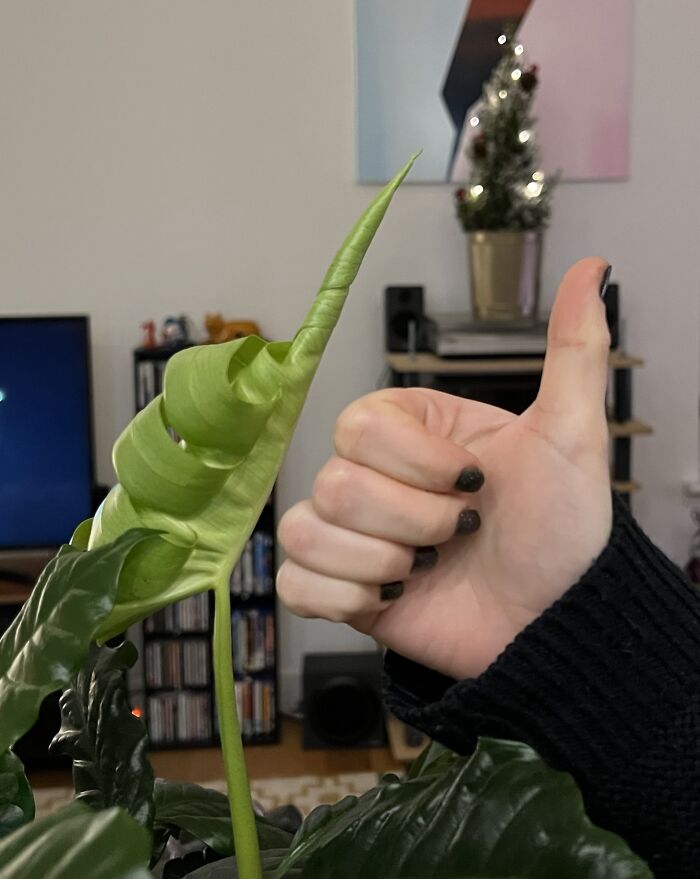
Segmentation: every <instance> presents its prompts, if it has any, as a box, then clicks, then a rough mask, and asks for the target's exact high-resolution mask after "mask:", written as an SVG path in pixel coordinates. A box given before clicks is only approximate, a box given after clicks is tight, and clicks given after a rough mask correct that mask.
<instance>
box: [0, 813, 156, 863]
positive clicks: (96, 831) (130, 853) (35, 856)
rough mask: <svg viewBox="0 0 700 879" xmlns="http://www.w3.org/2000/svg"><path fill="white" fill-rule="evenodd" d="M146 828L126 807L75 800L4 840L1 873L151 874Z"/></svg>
mask: <svg viewBox="0 0 700 879" xmlns="http://www.w3.org/2000/svg"><path fill="white" fill-rule="evenodd" d="M150 849H151V846H150V839H149V836H148V833H147V832H146V831H145V830H144V829H143V828H142V827H140V826H139V825H138V824H137V823H136V822H135V821H134V820H133V819H132V818H130V817H129V816H128V815H127V814H126V812H122V811H121V810H120V809H109V810H108V811H105V812H98V813H95V812H93V811H92V810H91V809H88V808H87V807H85V806H82V805H80V804H79V803H72V804H71V805H70V806H68V807H67V808H65V809H61V810H60V811H59V812H56V813H55V814H53V815H50V816H49V817H48V818H44V819H43V820H42V821H35V822H34V823H33V824H28V825H27V826H26V827H23V828H22V829H21V830H16V831H15V832H14V833H12V834H10V836H7V837H5V839H4V840H2V841H1V842H0V876H2V879H88V877H89V879H151V874H150V873H149V871H148V870H147V869H146V867H145V864H147V863H148V855H149V853H150Z"/></svg>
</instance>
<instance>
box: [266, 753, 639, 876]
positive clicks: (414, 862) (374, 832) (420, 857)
mask: <svg viewBox="0 0 700 879" xmlns="http://www.w3.org/2000/svg"><path fill="white" fill-rule="evenodd" d="M353 799H354V802H352V800H353ZM322 809H323V807H319V809H316V810H314V812H312V813H311V815H310V816H309V818H308V819H307V821H306V822H305V824H304V826H303V827H302V829H301V830H300V832H299V833H298V834H297V836H296V837H295V838H294V840H293V841H292V846H291V853H290V855H289V856H288V857H287V859H286V860H285V861H284V862H283V863H282V864H281V865H280V867H279V868H278V870H277V872H276V874H275V876H276V877H281V876H285V875H286V871H287V869H288V868H289V867H290V866H293V865H298V864H301V865H302V873H301V875H302V876H303V879H321V877H322V879H357V877H358V876H361V877H362V879H404V877H406V879H407V877H421V879H437V877H439V879H476V877H479V879H506V877H519V879H603V877H605V879H651V877H652V874H651V872H650V871H649V869H648V867H646V866H645V865H644V864H643V863H642V861H640V860H639V859H638V858H636V857H635V856H634V855H633V854H632V852H631V851H630V850H629V848H628V847H627V845H626V844H625V843H624V842H623V841H622V840H621V839H619V838H618V837H616V836H614V835H613V834H611V833H608V832H607V831H603V830H600V829H599V828H597V827H595V826H594V825H592V824H591V822H590V821H589V820H588V818H587V817H586V815H585V813H584V809H583V801H582V799H581V795H580V793H579V791H578V789H577V787H576V785H575V783H574V781H573V779H572V778H571V776H569V775H566V774H564V773H561V772H555V771H554V770H553V769H550V768H549V767H548V766H547V765H546V764H545V763H544V762H543V761H542V760H541V759H540V758H539V757H538V756H537V754H535V752H534V751H532V749H531V748H528V747H527V746H526V745H522V744H519V743H517V742H503V741H496V740H493V739H482V740H481V741H480V742H479V745H478V747H477V749H476V751H475V753H474V754H473V755H472V756H471V757H468V758H461V759H458V760H456V761H455V762H454V763H453V764H452V766H450V767H449V768H448V769H447V770H446V771H444V772H443V773H441V774H438V775H435V774H432V773H430V772H428V773H427V774H423V775H421V776H419V777H417V778H414V779H412V780H409V781H406V782H404V783H402V784H393V785H383V786H380V787H378V788H375V789H374V790H372V791H369V792H368V793H367V794H364V795H363V796H362V797H360V798H359V799H356V798H347V799H346V801H343V802H341V803H340V804H338V805H337V806H334V807H331V808H330V809H329V808H328V807H326V808H325V809H324V810H323V811H321V810H322ZM319 813H320V814H319Z"/></svg>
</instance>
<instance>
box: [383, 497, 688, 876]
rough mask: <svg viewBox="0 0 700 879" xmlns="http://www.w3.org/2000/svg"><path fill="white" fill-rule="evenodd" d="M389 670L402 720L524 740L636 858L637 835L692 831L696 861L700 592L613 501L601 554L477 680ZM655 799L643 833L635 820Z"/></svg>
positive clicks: (409, 665)
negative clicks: (563, 774)
mask: <svg viewBox="0 0 700 879" xmlns="http://www.w3.org/2000/svg"><path fill="white" fill-rule="evenodd" d="M385 671H386V701H387V703H388V706H389V708H390V710H392V711H393V712H394V713H395V714H396V715H397V716H398V717H400V718H401V719H402V720H404V721H405V722H406V723H409V724H411V725H412V726H415V727H417V728H419V729H422V730H424V731H425V732H427V733H428V734H429V735H430V736H432V737H433V738H435V739H437V740H439V741H441V742H443V743H444V744H446V745H448V746H449V747H451V748H453V749H454V750H456V751H458V752H461V753H468V752H469V751H470V750H471V749H472V748H473V746H474V744H475V742H476V738H477V736H479V735H490V736H495V737H499V738H510V739H516V740H519V741H524V742H527V743H528V744H530V745H531V746H532V747H534V748H535V749H536V750H537V751H538V752H539V753H540V754H541V755H542V756H543V757H544V758H545V759H546V760H547V761H548V762H549V763H551V764H552V765H553V766H555V767H557V768H562V769H566V770H568V771H569V772H571V773H572V774H573V775H574V776H575V777H576V779H577V781H578V783H579V785H580V786H581V788H582V790H583V793H584V798H585V799H586V805H587V807H588V810H589V814H591V816H592V817H593V818H594V820H599V821H600V823H603V825H604V826H608V827H609V828H610V829H613V830H614V829H616V830H617V832H622V833H623V834H626V835H627V838H628V841H629V842H630V844H635V847H636V848H637V850H638V851H640V853H642V852H643V851H644V850H645V847H646V844H645V841H644V840H643V839H642V840H641V841H639V840H636V839H630V834H631V835H632V836H636V835H637V834H638V833H640V832H643V833H653V832H658V833H660V834H661V835H662V836H663V834H664V833H665V834H666V835H667V837H668V836H672V837H673V838H674V844H675V845H677V846H679V847H680V848H679V849H677V854H678V856H679V857H680V856H681V850H680V849H684V850H685V851H689V849H688V845H689V844H690V843H689V840H690V838H691V836H692V835H693V834H695V839H696V840H697V842H696V843H694V844H693V853H694V855H697V854H698V852H697V851H696V849H697V848H698V847H700V700H699V699H698V696H697V695H696V694H697V693H698V692H700V686H699V684H700V681H699V678H700V592H699V591H698V589H697V588H696V587H695V586H693V585H692V584H691V583H690V581H689V580H688V579H687V578H686V577H685V575H684V574H683V573H682V572H681V571H680V570H679V569H678V568H676V567H675V566H674V565H673V564H672V563H671V562H670V561H669V560H668V559H667V558H666V557H665V556H664V555H663V554H662V553H661V552H660V551H659V550H658V549H656V547H654V546H653V545H652V544H651V542H650V541H649V540H648V538H647V537H646V536H645V535H644V534H643V533H642V531H641V530H640V528H639V527H638V525H637V524H636V522H635V521H634V519H633V518H632V517H631V515H630V513H629V512H628V510H627V508H626V507H625V506H624V504H622V502H621V501H619V500H618V499H616V500H615V504H614V520H613V530H612V534H611V537H610V541H609V543H608V545H607V547H606V548H605V550H604V551H603V553H602V554H601V555H600V557H599V558H598V559H597V560H596V562H595V563H594V564H593V565H592V567H591V568H590V569H589V570H588V572H587V573H586V574H585V575H584V576H583V577H582V579H581V580H580V581H579V582H578V583H577V584H576V585H574V586H573V587H572V588H571V589H570V590H569V591H568V592H567V593H566V594H565V595H564V596H563V597H562V598H561V599H560V600H558V601H557V602H556V603H555V604H554V605H553V606H552V607H550V608H549V609H548V610H547V611H545V613H543V614H542V616H541V617H539V618H538V619H537V620H535V622H533V623H532V624H531V625H530V626H528V627H527V628H526V629H525V630H524V631H523V632H521V633H520V634H519V635H518V636H517V638H516V639H515V640H514V641H513V642H512V643H511V644H510V645H509V646H508V647H507V648H506V650H505V651H504V652H503V653H502V654H501V656H500V657H499V658H498V659H497V660H496V661H495V662H494V663H493V664H492V665H491V666H490V667H489V668H488V669H487V670H486V671H485V672H484V673H483V674H482V675H481V676H480V677H479V678H477V679H474V680H464V681H459V682H454V681H451V680H450V679H449V678H446V677H444V676H443V675H439V674H437V673H436V672H432V671H430V670H428V669H425V668H423V667H421V666H419V665H417V664H416V663H413V662H410V661H409V660H406V659H403V658H402V657H399V656H397V655H396V654H393V653H388V654H387V657H386V663H385ZM679 748H682V749H683V758H682V759H678V754H679V750H678V749H679ZM679 791H680V793H679ZM647 795H648V796H649V797H650V798H651V799H652V800H653V803H649V804H647V805H648V808H649V814H648V815H647V819H648V821H647V823H648V826H647V827H645V828H640V826H638V824H634V826H632V827H631V828H630V827H628V826H626V823H627V822H626V820H625V817H624V813H625V812H626V813H628V814H629V815H630V820H636V819H634V814H635V811H634V810H635V805H636V807H637V809H639V808H643V807H644V805H643V803H639V802H638V801H639V800H640V799H642V800H643V799H644V798H645V797H646V796H647ZM679 799H680V800H681V802H679ZM667 800H668V802H667ZM616 808H617V810H618V812H619V813H620V814H616V812H615V810H616ZM644 808H646V807H644ZM674 810H675V812H674ZM601 819H602V820H601ZM679 822H680V823H679ZM642 823H643V822H642ZM663 828H665V829H663ZM654 851H655V850H654ZM646 853H647V856H649V858H650V863H652V862H653V861H654V859H655V857H656V856H655V855H654V853H653V852H652V854H651V855H649V850H648V849H647V851H646ZM659 857H661V858H662V859H663V856H659ZM660 863H661V862H660V861H657V864H656V866H657V867H659V864H660ZM696 863H697V861H696ZM677 866H678V865H677ZM659 869H660V872H659V873H658V875H672V874H671V873H668V874H667V873H664V872H663V867H661V868H659ZM675 875H678V876H681V875H685V874H683V873H682V872H680V871H679V872H678V873H677V874H675ZM693 875H694V874H693Z"/></svg>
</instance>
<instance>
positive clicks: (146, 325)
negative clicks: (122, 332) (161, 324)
mask: <svg viewBox="0 0 700 879" xmlns="http://www.w3.org/2000/svg"><path fill="white" fill-rule="evenodd" d="M141 329H142V330H143V341H142V342H141V347H142V348H157V347H158V340H157V339H156V322H155V321H154V320H146V321H144V322H143V323H142V324H141Z"/></svg>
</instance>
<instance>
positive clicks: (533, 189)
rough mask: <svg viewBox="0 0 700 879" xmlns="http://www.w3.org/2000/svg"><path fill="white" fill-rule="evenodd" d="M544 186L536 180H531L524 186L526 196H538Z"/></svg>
mask: <svg viewBox="0 0 700 879" xmlns="http://www.w3.org/2000/svg"><path fill="white" fill-rule="evenodd" d="M543 189H544V186H543V185H542V184H541V183H538V182H537V181H536V180H531V181H530V182H529V183H528V184H527V186H526V187H525V195H526V196H527V197H528V198H539V197H540V196H541V195H542V190H543Z"/></svg>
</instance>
